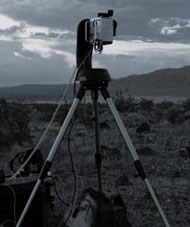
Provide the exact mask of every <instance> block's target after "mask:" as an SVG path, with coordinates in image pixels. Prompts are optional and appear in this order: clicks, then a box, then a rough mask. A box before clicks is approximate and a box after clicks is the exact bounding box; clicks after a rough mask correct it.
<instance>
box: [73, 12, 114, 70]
mask: <svg viewBox="0 0 190 227" xmlns="http://www.w3.org/2000/svg"><path fill="white" fill-rule="evenodd" d="M112 17H113V10H108V12H107V13H102V12H101V13H98V15H97V17H96V18H93V19H84V20H82V21H81V22H80V23H79V24H78V27H77V49H76V61H77V68H79V69H81V68H88V69H90V68H92V53H93V49H94V50H95V52H98V53H101V52H102V50H103V45H106V44H112V42H113V37H114V36H115V35H116V28H117V22H116V21H115V20H113V18H112Z"/></svg>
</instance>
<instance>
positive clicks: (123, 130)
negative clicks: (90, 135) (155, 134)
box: [102, 89, 170, 227]
mask: <svg viewBox="0 0 190 227" xmlns="http://www.w3.org/2000/svg"><path fill="white" fill-rule="evenodd" d="M102 95H103V97H104V99H105V100H106V102H107V104H108V106H109V109H110V111H111V113H112V115H113V117H114V119H115V121H116V123H117V126H118V128H119V130H120V132H121V134H122V136H123V138H124V140H125V142H126V144H127V146H128V148H129V151H130V154H131V156H132V158H133V159H134V164H135V167H136V169H137V171H138V173H139V175H140V176H141V177H142V179H143V180H144V183H145V185H146V187H147V189H148V191H149V192H150V195H151V197H152V199H153V201H154V203H155V205H156V207H157V209H158V211H159V214H160V216H161V218H162V221H163V223H164V225H165V226H166V227H170V225H169V223H168V220H167V218H166V215H165V214H164V212H163V210H162V207H161V205H160V203H159V201H158V198H157V196H156V194H155V192H154V190H153V188H152V186H151V184H150V182H149V180H148V179H147V177H146V174H145V172H144V169H143V166H142V164H141V162H140V159H139V156H138V154H137V152H136V149H135V147H134V145H133V143H132V141H131V139H130V137H129V135H128V132H127V130H126V128H125V125H124V123H123V121H122V120H121V117H120V116H119V113H118V111H117V109H116V107H115V104H114V102H113V99H112V98H111V97H110V95H109V93H108V91H107V89H103V90H102Z"/></svg>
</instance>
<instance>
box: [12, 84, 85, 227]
mask: <svg viewBox="0 0 190 227" xmlns="http://www.w3.org/2000/svg"><path fill="white" fill-rule="evenodd" d="M84 93H85V89H84V88H83V87H82V86H81V88H80V89H79V92H78V94H77V97H76V98H75V99H74V101H73V103H72V105H71V107H70V109H69V112H68V113H67V116H66V118H65V120H64V122H63V124H62V126H61V129H60V131H59V133H58V135H57V137H56V139H55V141H54V144H53V146H52V148H51V150H50V152H49V155H48V157H47V159H46V161H45V163H44V165H43V167H42V170H41V172H40V175H39V178H38V180H37V182H36V184H35V186H34V188H33V190H32V193H31V195H30V197H29V199H28V201H27V203H26V206H25V208H24V210H23V212H22V214H21V216H20V218H19V220H18V222H17V224H16V227H20V226H21V225H22V222H23V220H24V218H25V215H26V213H27V211H28V209H29V208H30V206H31V203H32V201H33V199H34V197H35V195H36V193H37V192H38V189H39V187H40V185H41V182H42V181H43V180H44V178H45V176H46V174H47V172H48V171H49V170H50V167H51V164H52V161H53V158H54V156H55V154H56V152H57V149H58V147H59V145H60V143H61V141H62V139H63V136H64V134H65V132H66V130H67V128H68V126H69V123H70V122H71V120H72V118H73V116H74V114H75V111H76V109H77V107H78V104H79V102H80V100H81V99H82V97H83V96H84Z"/></svg>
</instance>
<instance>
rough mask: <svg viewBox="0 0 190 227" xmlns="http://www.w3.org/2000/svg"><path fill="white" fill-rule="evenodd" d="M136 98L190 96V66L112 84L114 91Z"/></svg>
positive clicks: (121, 80) (122, 79)
mask: <svg viewBox="0 0 190 227" xmlns="http://www.w3.org/2000/svg"><path fill="white" fill-rule="evenodd" d="M126 88H128V93H129V94H131V95H135V96H174V97H186V96H190V66H185V67H183V68H179V69H171V68H168V69H161V70H157V71H155V72H151V73H147V74H143V75H133V76H129V77H125V78H121V79H117V80H114V81H113V82H112V90H113V92H115V91H116V90H117V89H119V90H122V91H125V90H126Z"/></svg>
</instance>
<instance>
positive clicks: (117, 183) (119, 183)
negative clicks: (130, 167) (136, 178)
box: [115, 174, 131, 187]
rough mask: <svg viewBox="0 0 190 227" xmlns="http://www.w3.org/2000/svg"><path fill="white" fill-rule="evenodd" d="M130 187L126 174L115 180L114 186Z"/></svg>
mask: <svg viewBox="0 0 190 227" xmlns="http://www.w3.org/2000/svg"><path fill="white" fill-rule="evenodd" d="M126 185H131V182H130V181H129V178H128V177H127V176H126V174H122V175H121V176H119V177H118V178H117V179H116V180H115V186H116V187H117V186H126Z"/></svg>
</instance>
